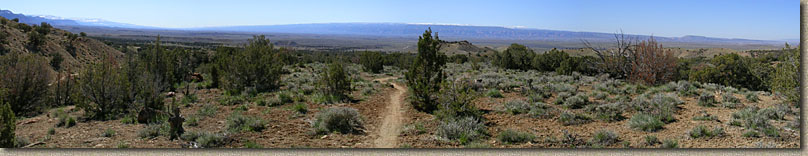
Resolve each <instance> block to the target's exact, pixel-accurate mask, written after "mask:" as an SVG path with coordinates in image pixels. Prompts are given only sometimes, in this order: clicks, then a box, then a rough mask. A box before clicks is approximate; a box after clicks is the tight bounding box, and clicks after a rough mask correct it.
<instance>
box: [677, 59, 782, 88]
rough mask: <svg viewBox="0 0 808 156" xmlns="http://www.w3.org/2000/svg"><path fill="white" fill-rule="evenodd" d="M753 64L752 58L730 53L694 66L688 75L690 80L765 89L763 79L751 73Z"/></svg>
mask: <svg viewBox="0 0 808 156" xmlns="http://www.w3.org/2000/svg"><path fill="white" fill-rule="evenodd" d="M754 66H755V60H754V59H752V58H749V57H744V56H740V55H738V54H735V53H732V54H725V55H719V56H716V57H715V58H713V59H711V60H710V63H709V65H699V66H695V67H693V68H692V69H691V72H690V73H689V74H688V75H689V76H690V78H689V80H690V81H699V82H703V83H716V84H721V85H724V86H732V87H736V88H749V89H751V90H765V88H766V87H765V82H764V80H763V79H761V78H760V77H758V76H755V74H754V73H753V71H754V69H753V68H754Z"/></svg>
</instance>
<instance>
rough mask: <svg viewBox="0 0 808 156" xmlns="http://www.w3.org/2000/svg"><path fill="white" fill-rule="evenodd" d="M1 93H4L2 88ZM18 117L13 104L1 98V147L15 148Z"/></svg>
mask: <svg viewBox="0 0 808 156" xmlns="http://www.w3.org/2000/svg"><path fill="white" fill-rule="evenodd" d="M0 94H3V92H2V90H0ZM16 122H17V119H16V117H15V116H14V112H13V111H12V110H11V106H9V104H8V103H5V102H3V99H0V125H2V126H0V148H13V147H15V141H14V139H15V136H14V133H15V132H14V129H15V128H16V126H17V124H16Z"/></svg>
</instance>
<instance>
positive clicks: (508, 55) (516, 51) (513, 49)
mask: <svg viewBox="0 0 808 156" xmlns="http://www.w3.org/2000/svg"><path fill="white" fill-rule="evenodd" d="M535 55H536V54H535V53H534V52H533V50H531V49H530V48H528V47H526V46H524V45H520V44H516V43H514V44H511V46H509V47H508V49H506V50H505V51H503V52H495V53H494V60H493V64H494V65H496V66H499V67H502V68H505V69H519V70H529V69H530V68H531V61H532V60H531V59H533V57H534V56H535Z"/></svg>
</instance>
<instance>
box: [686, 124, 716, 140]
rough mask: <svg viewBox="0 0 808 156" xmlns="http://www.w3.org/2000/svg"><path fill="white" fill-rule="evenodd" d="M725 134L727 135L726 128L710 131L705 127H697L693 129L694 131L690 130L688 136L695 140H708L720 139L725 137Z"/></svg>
mask: <svg viewBox="0 0 808 156" xmlns="http://www.w3.org/2000/svg"><path fill="white" fill-rule="evenodd" d="M724 134H725V132H724V128H721V127H715V128H714V129H713V130H709V129H707V127H706V126H704V125H699V126H696V127H695V128H693V129H692V130H690V131H689V132H688V135H689V136H690V138H694V139H695V138H701V137H707V138H711V137H719V136H723V135H724Z"/></svg>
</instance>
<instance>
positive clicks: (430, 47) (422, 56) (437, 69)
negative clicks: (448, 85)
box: [405, 28, 446, 112]
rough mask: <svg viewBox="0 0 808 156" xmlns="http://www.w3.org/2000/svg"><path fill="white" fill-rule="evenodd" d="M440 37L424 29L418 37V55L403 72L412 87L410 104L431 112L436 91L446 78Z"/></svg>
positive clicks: (444, 57) (434, 102) (435, 102)
mask: <svg viewBox="0 0 808 156" xmlns="http://www.w3.org/2000/svg"><path fill="white" fill-rule="evenodd" d="M439 50H440V39H439V38H438V35H437V33H435V37H434V38H433V37H432V29H431V28H430V29H429V30H426V31H425V32H424V34H423V36H421V37H419V38H418V56H416V58H415V60H414V61H413V63H412V65H411V66H410V68H409V70H408V71H407V73H406V74H405V77H406V79H407V85H408V86H409V87H410V88H411V89H412V91H413V93H412V96H410V98H412V99H413V100H412V104H413V106H414V107H415V109H417V110H419V111H424V112H432V111H434V110H435V109H436V108H437V105H438V102H437V96H436V95H437V93H438V92H439V91H440V88H441V87H440V85H441V83H442V82H443V80H444V79H445V78H446V75H445V74H444V73H443V67H444V66H445V65H446V55H445V54H443V53H441V52H440V51H439Z"/></svg>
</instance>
